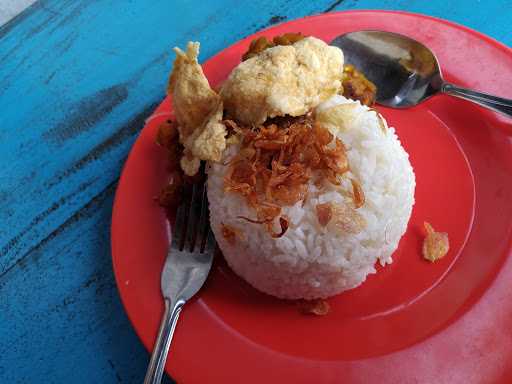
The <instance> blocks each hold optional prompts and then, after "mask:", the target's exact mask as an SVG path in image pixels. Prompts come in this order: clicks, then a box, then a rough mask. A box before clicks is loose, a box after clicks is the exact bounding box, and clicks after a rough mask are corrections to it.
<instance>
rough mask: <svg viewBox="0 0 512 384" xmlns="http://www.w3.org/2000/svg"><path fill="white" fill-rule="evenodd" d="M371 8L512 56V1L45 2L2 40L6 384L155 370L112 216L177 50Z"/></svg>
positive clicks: (110, 378)
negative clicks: (427, 20)
mask: <svg viewBox="0 0 512 384" xmlns="http://www.w3.org/2000/svg"><path fill="white" fill-rule="evenodd" d="M369 8H381V9H400V10H406V11H412V12H420V13H426V14H430V15H433V16H438V17H443V18H446V19H450V20H453V21H455V22H459V23H462V24H465V25H467V26H469V27H472V28H474V29H477V30H480V31H481V32H483V33H486V34H488V35H490V36H492V37H494V38H496V39H498V40H501V41H502V42H504V43H505V44H508V45H511V44H512V33H511V32H512V29H511V27H510V12H511V10H512V1H510V0H501V1H499V0H496V1H477V0H456V1H450V2H448V1H440V0H432V1H428V2H427V1H423V0H395V1H392V0H360V1H357V0H344V1H343V0H341V1H315V2H311V1H306V0H295V1H273V0H265V1H260V2H258V3H256V2H250V3H249V2H248V3H247V4H244V5H240V4H239V2H238V1H235V0H224V1H217V2H201V3H197V2H192V1H173V2H171V1H168V0H154V1H151V2H149V1H131V2H127V1H116V0H111V1H107V0H105V1H98V2H92V1H86V0H82V1H79V0H63V1H49V0H48V1H46V0H45V1H39V2H37V3H36V4H34V5H33V6H32V7H30V8H29V9H27V10H26V11H25V12H24V13H23V14H21V15H20V16H18V17H17V18H15V19H14V20H12V21H11V22H10V23H8V24H7V25H5V26H3V27H2V28H0V220H1V222H0V382H1V383H28V382H45V383H63V382H69V383H71V382H87V383H111V382H123V383H126V382H128V383H139V382H141V381H142V378H143V375H144V370H145V367H146V364H147V361H148V357H147V353H146V352H145V351H144V350H143V347H142V346H141V344H140V342H139V341H138V340H137V338H136V336H135V334H134V332H133V330H132V329H131V327H130V325H129V323H128V320H127V318H126V316H125V314H124V313H123V310H122V307H121V305H120V302H119V299H118V296H117V293H116V289H115V283H114V279H113V274H112V268H111V262H110V248H109V225H110V213H111V205H112V196H113V193H114V190H115V186H116V182H117V179H118V177H119V173H120V170H121V167H122V164H123V162H124V159H125V157H126V155H127V153H128V151H129V148H130V146H131V144H132V143H133V141H134V139H135V137H136V136H137V133H138V131H139V130H140V128H141V127H142V125H143V122H144V119H145V118H146V117H147V116H148V115H149V113H150V112H151V110H152V109H153V108H154V107H155V106H156V105H157V103H158V102H159V100H161V99H162V97H163V96H164V88H165V81H166V79H167V74H168V70H169V67H170V64H171V61H172V57H171V56H172V55H171V53H170V48H171V47H173V46H175V45H178V46H184V45H185V44H186V42H187V41H188V40H189V39H196V40H199V41H201V42H202V43H203V45H202V52H201V59H202V60H205V59H207V58H208V57H210V56H211V55H213V54H214V53H215V52H218V51H220V50H221V49H222V48H224V47H226V46H227V45H229V44H232V43H233V42H235V41H236V40H238V39H240V38H241V37H244V36H247V35H249V34H251V33H253V32H255V31H257V30H259V29H262V28H265V27H268V26H270V25H272V24H275V23H278V22H283V21H286V20H290V19H294V18H297V17H301V16H305V15H310V14H315V13H320V12H325V11H335V10H346V9H369ZM237 15H244V16H243V17H240V16H237Z"/></svg>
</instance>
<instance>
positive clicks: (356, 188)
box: [350, 179, 365, 208]
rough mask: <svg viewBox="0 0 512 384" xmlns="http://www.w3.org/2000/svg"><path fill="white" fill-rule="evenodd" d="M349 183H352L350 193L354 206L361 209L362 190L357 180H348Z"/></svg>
mask: <svg viewBox="0 0 512 384" xmlns="http://www.w3.org/2000/svg"><path fill="white" fill-rule="evenodd" d="M350 182H351V183H352V193H353V195H354V205H355V206H356V208H361V207H362V206H363V205H364V200H365V197H364V192H363V188H362V187H361V184H359V182H358V181H357V180H354V179H350Z"/></svg>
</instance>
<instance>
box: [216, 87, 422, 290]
mask: <svg viewBox="0 0 512 384" xmlns="http://www.w3.org/2000/svg"><path fill="white" fill-rule="evenodd" d="M348 103H352V104H353V105H354V107H353V108H354V109H353V116H354V117H353V118H352V119H349V121H348V123H346V124H345V127H344V129H343V130H338V131H337V132H333V133H335V134H336V135H337V136H338V137H339V138H340V139H341V140H342V141H343V143H344V144H345V146H346V148H347V155H348V159H349V164H350V169H351V173H352V175H353V177H355V178H356V179H357V180H359V182H360V184H361V187H362V189H363V191H364V194H365V197H366V202H365V204H364V205H363V207H361V208H359V209H358V210H357V212H359V213H360V214H361V215H362V216H363V217H364V218H365V219H366V222H367V227H366V228H365V229H364V230H363V231H362V232H360V233H358V234H355V235H352V234H344V235H341V236H340V235H339V234H335V233H331V232H330V231H329V230H328V229H327V228H323V227H321V226H320V225H319V223H318V219H317V216H316V205H317V204H319V203H324V202H344V201H346V199H347V197H344V196H347V195H349V194H351V191H352V187H351V184H350V181H349V180H348V178H345V179H346V180H345V181H344V182H343V183H342V185H341V186H334V185H332V184H330V183H326V184H325V186H324V187H322V188H321V189H318V188H317V187H315V185H313V184H311V185H310V186H309V192H308V198H307V200H306V203H305V204H304V206H302V204H303V203H302V201H300V202H298V203H296V204H295V205H294V206H290V207H284V208H283V214H285V215H287V216H288V218H289V219H290V223H289V224H290V225H289V228H288V230H287V231H286V233H285V235H284V236H283V237H281V238H279V239H273V238H272V237H271V236H270V235H269V233H268V232H267V230H266V229H265V227H264V226H263V225H258V224H252V223H249V222H247V221H245V220H243V219H237V216H246V217H255V216H256V215H255V212H253V211H252V209H251V208H249V207H248V206H247V204H246V202H245V200H244V198H242V197H240V196H239V195H238V194H235V193H224V191H223V184H224V175H225V172H226V171H227V170H228V166H224V165H222V164H213V165H211V167H210V169H209V170H208V199H209V202H210V220H211V226H212V229H213V232H214V234H215V237H216V239H217V242H218V244H219V246H220V248H221V249H222V252H223V254H224V257H225V259H226V261H227V262H228V264H229V265H230V267H231V268H232V269H233V271H235V272H236V273H237V274H238V275H240V276H241V277H242V278H244V279H245V280H246V281H248V282H249V283H250V284H251V285H253V286H254V287H255V288H257V289H259V290H261V291H263V292H266V293H268V294H270V295H274V296H277V297H281V298H287V299H299V298H305V299H313V298H325V297H328V296H332V295H335V294H338V293H340V292H342V291H344V290H347V289H351V288H354V287H356V286H358V285H359V284H361V283H362V282H363V281H364V280H365V279H366V276H367V275H368V274H370V273H375V268H374V265H375V263H376V262H377V260H378V261H380V263H381V264H382V265H385V264H387V263H391V262H392V258H391V255H392V253H393V252H394V251H395V249H396V248H397V246H398V242H399V241H400V238H401V237H402V235H403V234H404V232H405V230H406V228H407V223H408V221H409V218H410V215H411V210H412V206H413V204H414V189H415V178H414V172H413V169H412V167H411V164H410V162H409V158H408V155H407V153H406V152H405V150H404V149H403V147H402V146H401V144H400V141H399V139H398V137H397V136H396V134H395V130H394V129H393V128H387V129H386V132H384V131H383V130H382V129H381V127H380V125H379V119H378V117H377V114H376V113H375V112H374V111H372V110H370V109H369V108H368V107H366V106H363V105H361V104H360V103H359V102H354V101H353V100H348V99H346V98H344V97H342V96H334V97H332V98H331V99H329V100H328V101H326V102H325V103H323V104H322V105H320V106H319V107H318V110H319V111H321V110H322V109H324V110H325V108H329V107H332V106H335V105H339V104H348ZM331 131H333V130H332V129H331ZM236 151H237V146H236V145H232V146H231V147H229V148H228V149H227V150H226V153H225V158H230V157H231V156H233V155H234V154H235V153H236ZM221 223H224V224H226V225H229V226H232V227H235V228H237V229H238V230H239V231H240V233H241V234H242V236H241V237H242V238H237V239H236V243H235V244H234V245H232V244H230V243H228V242H227V241H226V239H224V237H223V236H222V232H221Z"/></svg>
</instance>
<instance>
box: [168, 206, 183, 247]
mask: <svg viewBox="0 0 512 384" xmlns="http://www.w3.org/2000/svg"><path fill="white" fill-rule="evenodd" d="M185 211H186V210H185V207H184V205H183V204H180V205H179V206H178V208H177V209H176V218H175V220H174V225H173V227H172V235H171V247H172V248H179V244H180V242H181V239H180V236H181V231H180V228H182V227H183V222H184V221H185Z"/></svg>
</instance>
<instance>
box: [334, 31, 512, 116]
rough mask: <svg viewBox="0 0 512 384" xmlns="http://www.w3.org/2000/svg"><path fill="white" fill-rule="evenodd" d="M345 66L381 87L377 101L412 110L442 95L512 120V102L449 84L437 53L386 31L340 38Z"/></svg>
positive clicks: (338, 45)
mask: <svg viewBox="0 0 512 384" xmlns="http://www.w3.org/2000/svg"><path fill="white" fill-rule="evenodd" d="M331 45H334V46H337V47H339V48H341V49H342V51H343V53H344V55H345V62H346V63H347V64H352V65H354V66H355V67H356V68H357V69H359V70H361V71H362V72H363V73H364V75H365V76H366V77H367V78H368V79H369V80H370V81H372V82H373V83H374V84H375V85H376V86H377V97H376V101H377V103H379V104H382V105H385V106H388V107H392V108H409V107H412V106H415V105H417V104H419V103H421V102H422V101H424V100H426V99H428V98H430V97H432V96H434V95H436V94H438V93H445V94H449V95H452V96H456V97H460V98H463V99H466V100H469V101H472V102H474V103H477V104H479V105H481V106H483V107H486V108H490V109H493V110H494V111H497V112H500V113H503V114H505V115H507V116H509V117H512V100H509V99H505V98H501V97H497V96H492V95H488V94H485V93H481V92H477V91H473V90H470V89H466V88H462V87H458V86H456V85H453V84H449V83H447V82H445V81H444V80H443V77H442V73H441V69H440V67H439V63H438V61H437V58H436V56H435V55H434V53H433V52H432V51H431V50H430V49H428V48H427V47H426V46H425V45H423V44H422V43H420V42H419V41H416V40H414V39H412V38H410V37H407V36H404V35H400V34H397V33H392V32H385V31H357V32H351V33H347V34H344V35H341V36H338V37H336V38H335V39H334V40H333V41H332V42H331Z"/></svg>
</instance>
